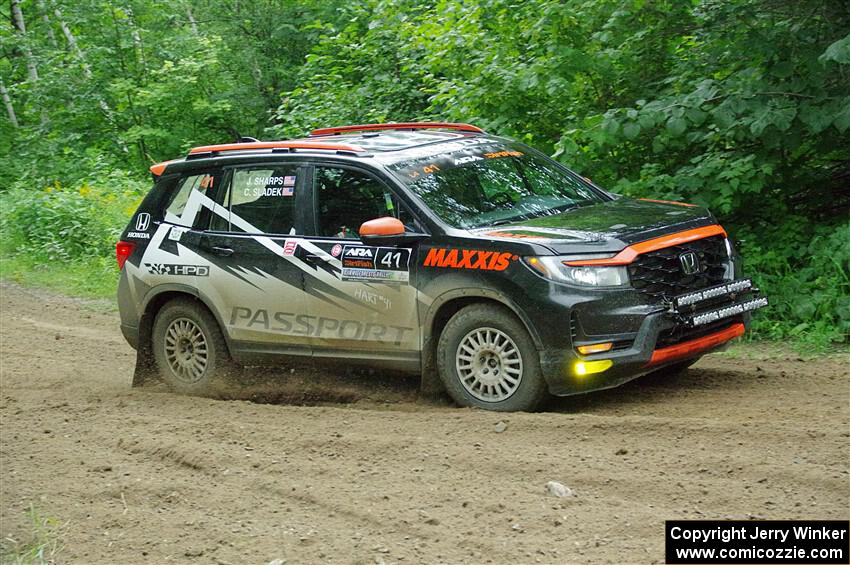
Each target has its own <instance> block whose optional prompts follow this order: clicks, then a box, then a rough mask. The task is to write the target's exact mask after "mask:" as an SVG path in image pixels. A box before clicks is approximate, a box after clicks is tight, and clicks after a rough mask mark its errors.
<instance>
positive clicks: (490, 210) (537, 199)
mask: <svg viewBox="0 0 850 565" xmlns="http://www.w3.org/2000/svg"><path fill="white" fill-rule="evenodd" d="M390 168H391V169H393V170H395V172H396V173H397V174H398V175H399V177H400V178H401V179H402V180H404V181H405V182H406V183H407V184H408V186H410V188H411V189H412V190H413V191H414V192H415V193H416V194H417V195H418V196H419V197H420V198H422V200H424V201H425V203H426V204H427V205H428V206H429V207H430V208H431V209H432V210H433V211H434V212H435V213H436V214H437V215H438V216H440V218H441V219H442V220H443V221H445V222H446V223H448V224H449V225H451V226H453V227H456V228H462V229H469V228H478V227H485V226H494V225H502V224H507V223H511V222H514V221H520V220H525V219H528V218H533V217H538V216H546V215H551V214H557V213H559V212H563V211H564V210H567V209H569V208H575V207H578V206H583V205H586V204H592V203H596V202H601V201H603V200H604V197H602V196H600V195H599V194H598V193H597V192H595V191H594V190H593V189H591V188H590V187H589V186H588V185H587V184H585V183H584V182H582V181H581V180H580V179H579V178H578V177H577V176H575V175H573V174H571V173H570V172H568V171H566V170H564V169H562V168H561V167H559V166H558V165H557V164H556V163H554V162H553V161H552V160H550V159H548V158H546V157H544V156H542V155H537V154H535V153H531V152H529V150H528V149H527V148H526V147H523V146H519V145H517V146H507V145H502V144H500V145H499V146H495V147H494V146H493V145H490V146H480V145H479V146H477V147H475V146H473V147H470V148H465V149H463V150H461V151H456V152H453V153H449V154H442V155H438V156H432V157H428V158H422V159H414V160H409V161H404V162H401V163H397V164H395V165H393V166H391V167H390Z"/></svg>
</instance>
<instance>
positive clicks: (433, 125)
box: [310, 122, 484, 137]
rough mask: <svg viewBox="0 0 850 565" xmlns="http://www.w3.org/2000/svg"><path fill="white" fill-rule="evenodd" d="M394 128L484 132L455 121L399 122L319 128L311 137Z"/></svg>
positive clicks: (476, 127)
mask: <svg viewBox="0 0 850 565" xmlns="http://www.w3.org/2000/svg"><path fill="white" fill-rule="evenodd" d="M394 129H452V130H457V131H465V132H469V133H484V130H483V129H481V128H480V127H478V126H474V125H472V124H462V123H454V122H397V123H389V124H360V125H354V126H339V127H333V128H319V129H314V130H313V131H311V132H310V137H315V136H319V135H339V134H341V133H352V132H358V131H381V130H394Z"/></svg>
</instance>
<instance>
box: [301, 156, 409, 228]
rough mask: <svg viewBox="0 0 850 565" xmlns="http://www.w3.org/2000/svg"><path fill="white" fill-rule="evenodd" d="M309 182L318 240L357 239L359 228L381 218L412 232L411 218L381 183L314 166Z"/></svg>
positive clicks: (347, 171)
mask: <svg viewBox="0 0 850 565" xmlns="http://www.w3.org/2000/svg"><path fill="white" fill-rule="evenodd" d="M313 182H314V191H315V194H316V197H317V201H318V202H317V212H318V217H317V222H316V225H317V229H318V234H317V235H319V236H323V237H339V238H345V239H359V237H360V236H359V235H358V230H359V229H360V224H362V223H363V222H366V221H368V220H374V219H375V218H381V217H385V216H391V217H394V218H398V219H399V220H401V221H402V223H403V224H404V225H405V226H406V227H407V228H408V229H409V230H410V229H416V226H417V224H416V221H415V220H414V218H413V216H412V215H411V214H410V213H409V212H407V210H406V209H405V208H403V207H402V205H401V203H400V202H399V201H398V199H397V198H396V197H395V196H394V195H393V193H392V192H391V191H390V189H389V188H387V186H386V185H385V184H384V183H383V182H381V181H380V180H378V179H376V178H375V177H373V176H371V175H368V174H366V173H364V172H361V171H356V170H353V169H344V168H341V167H322V166H317V167H316V173H315V175H314V181H313Z"/></svg>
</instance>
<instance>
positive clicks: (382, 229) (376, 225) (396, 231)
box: [360, 216, 404, 237]
mask: <svg viewBox="0 0 850 565" xmlns="http://www.w3.org/2000/svg"><path fill="white" fill-rule="evenodd" d="M403 234H404V224H402V223H401V220H398V219H396V218H392V217H389V216H387V217H384V218H376V219H374V220H369V221H368V222H363V224H361V226H360V237H369V236H373V235H379V236H380V235H403Z"/></svg>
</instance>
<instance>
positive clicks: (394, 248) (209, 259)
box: [116, 122, 767, 410]
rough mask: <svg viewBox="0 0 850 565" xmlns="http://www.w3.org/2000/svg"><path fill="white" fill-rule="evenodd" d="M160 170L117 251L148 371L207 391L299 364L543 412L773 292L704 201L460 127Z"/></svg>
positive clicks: (171, 164) (247, 151) (722, 337)
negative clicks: (619, 190)
mask: <svg viewBox="0 0 850 565" xmlns="http://www.w3.org/2000/svg"><path fill="white" fill-rule="evenodd" d="M151 171H152V172H153V174H154V177H155V181H156V182H155V186H154V188H153V190H151V191H150V193H149V194H148V195H147V197H146V198H145V199H144V201H143V202H142V204H141V206H140V207H139V209H138V211H137V212H136V214H135V215H134V216H133V218H132V219H131V221H130V224H129V225H128V226H127V229H126V230H125V231H124V233H123V234H122V237H121V241H120V242H119V243H118V244H117V247H116V254H117V259H118V264H119V267H121V276H120V283H119V288H118V303H119V306H120V311H121V329H122V332H123V334H124V336H125V338H126V339H127V341H128V342H129V343H130V345H132V346H133V347H134V348H136V350H137V352H138V355H137V363H136V372H135V378H134V382H135V383H140V382H142V381H144V380H145V379H147V378H151V377H157V376H158V377H161V379H163V380H164V381H165V382H166V383H168V384H169V385H170V386H171V387H173V388H174V389H176V390H178V391H182V392H189V393H196V392H198V393H200V392H203V391H204V390H205V389H207V388H208V387H209V386H210V385H211V384H212V383H214V381H216V380H217V379H220V378H223V377H225V376H227V375H228V374H229V373H230V372H231V371H232V370H233V369H234V367H237V366H239V365H261V364H274V363H276V362H280V361H281V360H283V359H285V358H286V357H289V356H301V357H314V358H330V359H338V360H339V361H341V362H344V363H346V364H351V363H355V362H360V363H366V364H368V365H371V366H383V367H389V368H394V369H402V370H407V371H415V372H417V373H420V374H422V375H423V384H429V383H430V384H431V385H433V384H434V382H433V381H431V380H429V379H433V376H432V375H434V374H435V373H436V374H437V375H439V379H440V380H441V381H442V384H443V385H444V386H445V389H446V390H447V391H448V393H449V394H450V395H451V396H452V398H454V400H455V401H457V402H458V403H459V404H461V405H466V406H477V407H481V408H487V409H491V410H531V409H533V408H534V407H535V406H536V405H537V404H538V403H539V402H540V401H541V400H542V399H543V398H544V397H545V396H546V395H547V394H549V393H551V394H554V395H570V394H575V393H583V392H588V391H593V390H599V389H604V388H609V387H614V386H617V385H620V384H622V383H624V382H626V381H629V380H631V379H634V378H635V377H638V376H640V375H643V374H645V373H648V372H651V371H655V370H658V369H661V368H672V369H680V368H684V367H686V366H688V365H689V364H691V363H693V362H695V361H696V360H697V359H698V358H699V357H700V356H701V355H703V354H704V353H707V352H709V351H711V350H713V349H716V348H717V347H719V346H721V345H723V344H724V343H726V342H728V341H729V340H731V339H733V338H735V337H737V336H740V335H742V334H743V333H744V331H745V328H746V326H747V324H748V322H749V316H750V311H752V310H754V309H756V308H759V307H762V306H765V305H766V304H767V300H766V299H765V298H763V297H760V296H759V294H758V290H757V289H756V288H754V287H753V284H752V283H751V281H750V280H749V279H745V278H741V274H740V261H739V259H738V257H737V255H736V253H735V251H734V249H733V247H732V244H731V243H730V241H729V239H728V237H727V235H726V232H725V231H724V230H723V228H722V227H721V226H719V225H718V224H717V221H716V219H715V218H714V217H713V216H712V215H711V213H709V212H708V211H707V210H705V209H703V208H699V207H696V206H692V205H688V204H678V203H672V202H663V201H651V200H633V199H629V198H623V197H620V196H617V195H614V194H610V193H608V192H606V191H604V190H602V189H600V188H599V187H597V186H595V185H594V184H593V183H591V182H590V181H589V180H587V179H585V178H582V177H581V176H579V175H577V174H575V173H573V172H572V171H570V170H568V169H566V168H564V167H563V166H561V165H560V164H558V163H556V162H555V161H553V160H552V159H550V158H548V157H546V156H545V155H543V154H541V153H540V152H538V151H535V150H534V149H532V148H530V147H527V146H525V145H523V144H521V143H517V142H515V141H512V140H510V139H505V138H501V137H495V136H492V135H487V134H486V133H484V132H483V131H482V130H481V129H479V128H477V127H475V126H471V125H468V124H453V123H430V122H429V123H396V124H373V125H357V126H346V127H338V128H326V129H319V130H315V131H313V132H312V133H311V135H310V136H309V137H308V138H305V139H298V140H293V141H274V142H257V141H255V140H251V141H248V142H244V143H234V144H227V145H211V146H207V147H196V148H194V149H192V150H191V151H190V152H189V154H188V155H187V156H186V157H185V158H182V159H177V160H174V161H168V162H165V163H160V164H157V165H154V166H153V167H151ZM429 388H431V389H433V386H431V387H429Z"/></svg>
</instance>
